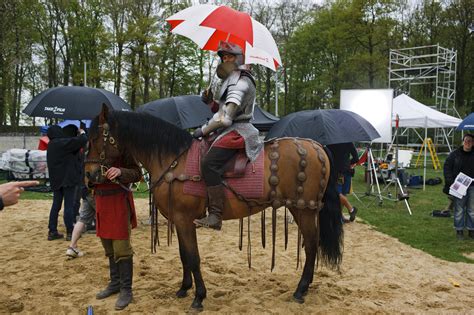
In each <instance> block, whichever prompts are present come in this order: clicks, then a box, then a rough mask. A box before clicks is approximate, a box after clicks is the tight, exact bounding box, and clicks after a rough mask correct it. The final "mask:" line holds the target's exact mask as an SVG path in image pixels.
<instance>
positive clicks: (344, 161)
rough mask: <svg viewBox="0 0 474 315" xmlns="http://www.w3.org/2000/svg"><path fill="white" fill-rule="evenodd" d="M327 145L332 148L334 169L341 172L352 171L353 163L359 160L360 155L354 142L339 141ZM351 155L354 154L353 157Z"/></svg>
mask: <svg viewBox="0 0 474 315" xmlns="http://www.w3.org/2000/svg"><path fill="white" fill-rule="evenodd" d="M327 147H328V148H329V150H331V153H332V156H333V158H334V169H335V170H336V172H337V173H339V174H344V173H347V172H349V171H350V169H351V164H354V163H357V162H358V161H359V155H358V154H357V150H356V148H355V146H354V143H352V142H348V143H338V144H328V145H327ZM350 156H352V158H351V159H349V158H350Z"/></svg>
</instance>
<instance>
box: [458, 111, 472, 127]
mask: <svg viewBox="0 0 474 315" xmlns="http://www.w3.org/2000/svg"><path fill="white" fill-rule="evenodd" d="M457 130H474V113H471V114H469V116H467V117H466V118H464V119H463V121H461V123H460V124H459V126H458V127H457Z"/></svg>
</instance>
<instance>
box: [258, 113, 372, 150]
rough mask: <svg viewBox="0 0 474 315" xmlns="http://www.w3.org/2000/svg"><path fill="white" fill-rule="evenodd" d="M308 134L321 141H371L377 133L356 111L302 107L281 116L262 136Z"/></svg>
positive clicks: (299, 135)
mask: <svg viewBox="0 0 474 315" xmlns="http://www.w3.org/2000/svg"><path fill="white" fill-rule="evenodd" d="M282 137H300V138H310V139H313V140H316V141H318V142H319V143H321V144H335V143H345V142H356V141H371V140H374V139H377V138H379V137H380V135H379V133H378V132H377V130H375V128H374V127H373V126H372V125H371V124H370V123H369V122H368V121H367V120H365V119H364V118H362V117H361V116H359V115H358V114H356V113H353V112H351V111H347V110H340V109H318V110H305V111H301V112H296V113H292V114H289V115H287V116H285V117H283V118H282V119H280V120H279V121H278V122H277V123H275V125H273V127H272V128H271V129H270V131H269V132H268V134H267V136H266V138H265V139H271V138H282Z"/></svg>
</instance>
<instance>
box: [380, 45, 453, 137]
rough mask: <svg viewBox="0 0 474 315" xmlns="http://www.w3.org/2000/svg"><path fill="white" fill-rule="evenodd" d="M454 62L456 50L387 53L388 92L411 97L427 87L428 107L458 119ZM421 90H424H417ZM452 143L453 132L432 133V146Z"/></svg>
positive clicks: (428, 48)
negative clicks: (413, 93) (388, 61)
mask: <svg viewBox="0 0 474 315" xmlns="http://www.w3.org/2000/svg"><path fill="white" fill-rule="evenodd" d="M456 60H457V53H456V51H455V50H452V49H447V48H443V47H441V46H440V45H439V44H438V45H429V46H419V47H411V48H402V49H390V64H389V88H393V89H394V93H395V95H394V96H398V95H400V94H402V93H405V94H407V95H410V93H412V92H413V90H414V89H416V88H417V86H423V85H424V86H426V87H425V88H424V89H425V90H424V92H425V95H426V91H427V90H428V91H429V93H430V97H429V99H430V100H429V102H430V103H429V104H426V105H428V106H431V107H433V108H435V109H436V110H438V111H440V112H442V113H445V114H448V115H451V116H455V117H460V116H459V113H458V112H457V110H456V106H455V98H456ZM419 88H423V87H419ZM446 135H448V137H449V138H450V141H451V142H452V139H453V136H454V129H453V128H451V129H447V130H442V129H439V130H438V129H437V130H435V136H434V138H435V143H436V144H438V145H441V144H447V143H446V140H448V139H447V137H446Z"/></svg>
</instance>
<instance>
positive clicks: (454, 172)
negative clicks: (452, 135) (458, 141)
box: [443, 146, 474, 194]
mask: <svg viewBox="0 0 474 315" xmlns="http://www.w3.org/2000/svg"><path fill="white" fill-rule="evenodd" d="M443 172H444V188H443V192H444V193H445V194H449V187H450V186H451V185H452V184H453V183H454V180H455V179H456V176H458V174H459V173H460V172H463V173H464V174H466V175H467V176H470V177H474V151H470V152H465V151H464V150H463V147H462V146H461V147H460V148H457V149H456V150H454V151H453V152H451V153H450V154H449V155H448V158H447V159H446V161H445V162H444V167H443Z"/></svg>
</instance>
